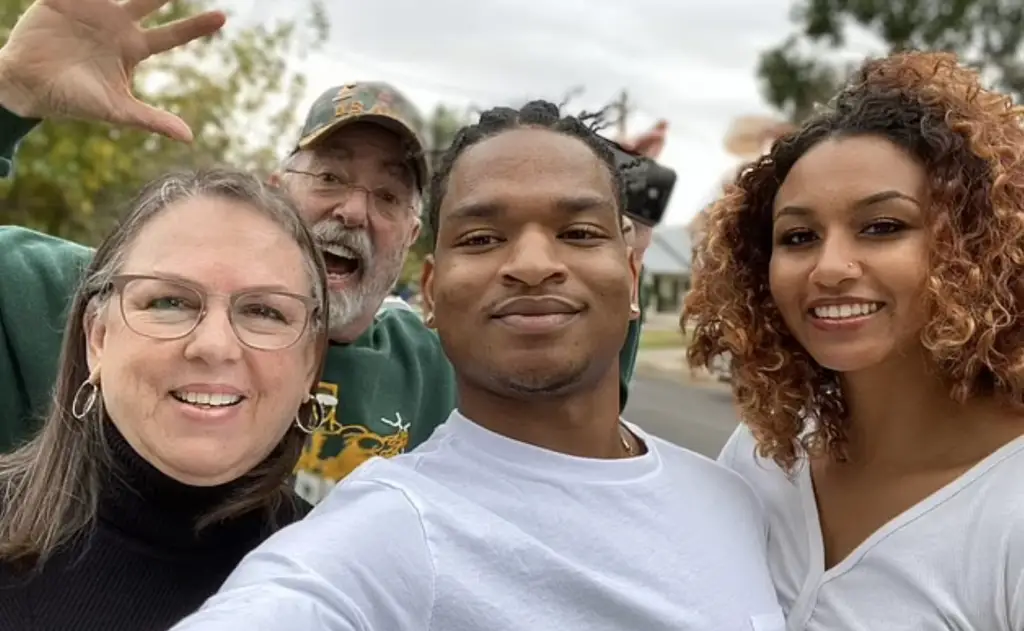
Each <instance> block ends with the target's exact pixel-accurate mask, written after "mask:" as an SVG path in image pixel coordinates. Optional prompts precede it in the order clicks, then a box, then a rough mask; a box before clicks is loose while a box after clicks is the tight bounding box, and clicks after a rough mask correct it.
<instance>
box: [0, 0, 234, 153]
mask: <svg viewBox="0 0 1024 631" xmlns="http://www.w3.org/2000/svg"><path fill="white" fill-rule="evenodd" d="M168 1H169V0H126V1H125V2H115V1H114V0H38V1H37V2H35V3H34V4H33V5H32V6H31V7H29V9H28V11H26V12H25V14H24V15H22V16H21V19H19V20H18V23H17V24H16V25H15V27H14V29H13V30H12V31H11V35H10V37H9V39H8V40H7V43H6V44H5V45H4V47H3V48H2V49H0V66H2V68H3V74H2V80H3V82H4V84H5V86H4V88H5V95H10V96H7V99H8V100H12V101H13V102H12V103H10V104H8V103H6V102H5V103H4V104H5V105H7V106H8V108H9V109H12V110H15V111H16V113H18V114H21V115H22V116H26V117H30V118H59V117H63V118H78V119H85V120H99V121H105V122H109V123H115V124H122V125H130V126H133V127H138V128H141V129H146V130H149V131H153V132H156V133H159V134H163V135H165V136H168V137H170V138H174V139H177V140H182V141H190V140H191V139H192V132H191V130H190V129H189V127H188V125H187V124H185V122H184V121H182V120H181V119H180V118H178V117H177V116H174V115H173V114H171V113H169V112H166V111H163V110H159V109H156V108H154V107H151V106H149V105H147V104H145V103H142V102H141V101H139V100H138V99H136V98H135V96H134V95H133V94H132V92H131V80H132V75H133V73H134V71H135V68H136V66H137V65H138V64H139V62H141V61H142V60H144V59H146V58H147V57H150V56H151V55H155V54H158V53H161V52H164V51H166V50H170V49H172V48H176V47H178V46H181V45H183V44H186V43H188V42H191V41H193V40H195V39H198V38H200V37H204V36H207V35H210V34H212V33H214V32H216V31H217V30H218V29H220V28H221V26H223V24H224V20H225V18H224V15H223V14H222V13H220V12H216V11H210V12H206V13H202V14H199V15H195V16H192V17H189V18H186V19H183V20H179V21H177V22H174V23H171V24H167V25H164V26H159V27H156V28H150V29H144V28H142V27H141V26H140V24H139V23H140V21H141V20H142V19H143V18H145V17H146V16H147V15H150V14H151V13H153V12H154V11H156V10H157V9H159V8H160V7H161V6H163V5H164V4H166V3H167V2H168Z"/></svg>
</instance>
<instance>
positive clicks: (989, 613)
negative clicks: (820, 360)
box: [719, 426, 1024, 631]
mask: <svg viewBox="0 0 1024 631" xmlns="http://www.w3.org/2000/svg"><path fill="white" fill-rule="evenodd" d="M754 447H755V442H754V438H753V436H752V435H751V433H750V431H749V430H748V429H747V428H746V427H744V426H741V427H740V428H739V429H737V430H736V432H735V433H734V434H733V435H732V437H731V438H730V439H729V442H728V443H727V444H726V446H725V448H724V449H723V450H722V453H721V455H720V456H719V461H720V462H721V463H722V464H724V465H726V466H727V467H729V468H730V469H732V470H734V471H736V472H737V473H739V474H740V475H741V476H742V477H743V478H744V479H746V480H747V482H749V483H750V485H751V486H752V487H753V488H754V491H755V493H757V495H758V496H759V497H760V499H761V502H762V503H763V504H764V507H765V513H766V515H767V518H768V563H769V568H770V571H771V574H772V580H773V581H774V583H775V589H776V591H777V593H778V596H779V602H780V604H782V606H783V609H784V610H785V611H786V615H787V619H788V629H790V630H791V631H797V630H807V631H902V630H906V631H933V630H934V631H937V630H940V629H941V630H945V629H951V630H952V629H955V630H957V631H1024V437H1021V438H1018V439H1017V440H1015V441H1013V442H1011V443H1009V444H1007V445H1005V446H1004V447H1003V448H1001V449H999V450H998V451H996V452H995V453H993V454H992V455H991V456H989V457H988V458H985V459H984V460H982V461H981V462H979V463H978V464H977V465H976V466H974V467H973V468H971V469H970V470H969V471H967V472H966V473H965V474H964V475H962V476H960V477H959V478H957V479H956V480H954V481H953V482H952V483H950V484H949V485H947V486H945V487H943V488H941V489H939V490H938V491H936V492H935V493H933V494H932V495H930V496H929V497H927V498H925V499H924V500H922V501H921V502H920V503H918V504H916V505H915V506H913V507H911V508H910V509H908V510H906V511H905V512H903V513H902V514H900V515H898V516H897V517H895V518H894V519H892V520H891V521H890V522H888V523H887V524H885V525H884V526H882V527H881V528H880V529H879V530H878V531H877V532H875V533H874V534H872V535H871V536H870V537H868V538H867V540H865V541H864V542H863V543H861V544H860V545H859V546H857V548H856V549H854V550H853V552H851V553H850V555H849V556H847V557H846V558H845V559H843V560H842V561H841V562H840V563H839V564H837V565H836V566H834V567H832V568H831V569H828V570H825V567H824V558H825V557H824V548H823V545H822V535H821V527H820V523H821V522H820V520H819V519H818V510H817V503H816V502H815V498H814V490H813V488H812V485H811V478H810V471H809V468H808V467H807V466H806V461H804V462H802V463H801V466H800V468H799V470H798V471H797V472H796V474H795V477H794V478H793V479H790V478H787V476H786V475H785V474H784V473H783V471H782V470H781V469H780V468H779V467H778V466H776V465H775V463H774V462H772V461H771V460H765V459H762V458H759V457H757V456H756V454H755V452H754Z"/></svg>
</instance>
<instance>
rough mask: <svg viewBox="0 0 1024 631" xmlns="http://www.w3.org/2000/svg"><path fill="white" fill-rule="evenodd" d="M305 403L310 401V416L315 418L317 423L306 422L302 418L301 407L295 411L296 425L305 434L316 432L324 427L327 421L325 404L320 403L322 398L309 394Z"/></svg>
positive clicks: (311, 418) (312, 418)
mask: <svg viewBox="0 0 1024 631" xmlns="http://www.w3.org/2000/svg"><path fill="white" fill-rule="evenodd" d="M304 403H309V407H310V409H309V418H310V420H315V421H316V422H315V423H308V424H307V423H306V422H305V421H303V420H302V408H301V406H300V407H299V411H298V412H296V413H295V426H296V427H298V428H299V429H300V430H301V431H302V432H303V433H304V434H310V435H312V434H315V433H317V432H318V431H320V429H321V428H323V426H324V423H326V422H327V412H326V411H325V410H324V404H323V403H320V399H318V398H316V395H313V394H307V395H306V400H305V402H304Z"/></svg>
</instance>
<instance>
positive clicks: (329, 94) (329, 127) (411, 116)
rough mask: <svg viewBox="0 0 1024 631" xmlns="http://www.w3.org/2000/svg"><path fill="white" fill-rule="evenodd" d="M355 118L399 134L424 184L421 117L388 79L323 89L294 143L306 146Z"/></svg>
mask: <svg viewBox="0 0 1024 631" xmlns="http://www.w3.org/2000/svg"><path fill="white" fill-rule="evenodd" d="M355 122H367V123H374V124H377V125H380V126H382V127H385V128H386V129H389V130H391V131H393V132H395V133H396V134H398V136H399V137H400V138H402V140H403V141H404V142H405V143H406V144H407V146H408V150H409V153H410V159H411V160H412V162H413V165H414V166H415V169H416V175H417V179H418V184H419V187H420V188H421V189H422V188H423V187H424V186H425V185H426V182H427V180H428V178H429V162H428V159H427V155H426V151H425V149H426V147H425V145H424V143H423V140H422V138H421V137H420V133H421V130H422V129H423V119H422V117H421V116H420V114H419V110H417V109H416V106H415V105H413V104H412V101H410V100H409V99H408V98H406V96H405V95H404V94H402V93H401V92H399V91H398V90H396V89H395V88H393V87H392V86H390V85H389V84H387V83H383V82H378V81H369V82H360V83H346V84H345V85H342V86H339V87H334V88H331V89H329V90H325V91H324V92H323V93H322V94H321V95H320V96H319V97H317V99H316V101H314V102H313V105H312V107H310V108H309V113H308V114H307V115H306V121H305V123H304V124H303V126H302V132H301V134H300V136H299V142H298V145H297V146H298V148H299V149H305V148H307V147H309V146H310V145H312V144H313V143H315V142H316V141H317V140H319V139H321V138H323V137H324V136H326V135H327V134H329V133H331V132H333V131H335V130H337V129H338V128H340V127H343V126H344V125H348V124H351V123H355Z"/></svg>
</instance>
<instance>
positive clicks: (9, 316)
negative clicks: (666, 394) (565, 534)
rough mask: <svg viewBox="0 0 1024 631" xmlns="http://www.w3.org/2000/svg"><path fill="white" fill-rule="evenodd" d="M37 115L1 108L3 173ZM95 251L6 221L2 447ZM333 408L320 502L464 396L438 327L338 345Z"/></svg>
mask: <svg viewBox="0 0 1024 631" xmlns="http://www.w3.org/2000/svg"><path fill="white" fill-rule="evenodd" d="M37 122H38V121H32V120H25V119H21V118H18V117H16V116H14V115H13V114H11V113H10V112H7V111H6V110H3V109H2V108H0V177H7V176H9V175H11V174H12V173H13V170H14V158H13V156H14V154H15V152H16V150H17V146H18V143H19V142H20V140H21V138H22V137H24V135H25V134H27V133H28V132H29V131H30V130H31V129H32V128H33V127H34V126H35V124H36V123H37ZM91 256H92V250H90V249H89V248H86V247H84V246H81V245H77V244H74V243H70V242H68V241H65V240H62V239H58V238H55V237H52V236H48V235H45V234H41V233H38V232H35V231H32V230H28V229H25V228H20V227H15V226H0V451H6V450H10V449H12V448H13V447H14V446H15V445H17V444H18V443H20V442H22V441H24V440H25V439H26V438H27V437H28V436H30V435H31V434H32V433H33V431H34V430H35V429H36V427H37V422H38V419H39V418H40V417H41V415H42V414H44V413H45V411H46V407H47V405H48V404H49V401H50V396H51V390H52V388H53V385H54V381H55V379H56V374H57V361H58V355H59V352H60V343H61V335H62V332H63V327H64V321H65V317H66V314H67V309H68V308H70V305H71V300H72V297H73V295H74V292H75V290H76V287H77V283H78V281H79V278H80V276H81V272H82V270H83V269H84V268H85V266H86V265H87V264H88V262H89V259H90V257H91ZM639 335H640V324H639V322H634V323H633V324H631V326H630V329H629V336H628V338H627V340H626V343H625V345H624V346H623V349H622V353H621V356H620V363H621V375H622V380H621V392H622V396H621V405H622V406H623V407H624V406H625V405H626V394H627V389H628V384H629V381H630V379H631V378H632V374H633V367H634V364H635V361H636V352H637V347H638V345H639ZM319 395H320V396H319V398H320V400H321V402H322V403H324V406H325V409H326V410H327V412H328V423H327V424H326V426H325V428H324V430H323V431H322V432H321V433H320V434H319V435H316V436H313V437H312V438H311V440H310V441H309V443H308V444H307V446H306V450H305V451H304V453H303V455H302V458H301V460H300V462H299V464H298V467H297V471H296V473H297V480H298V488H299V491H300V493H301V494H302V495H303V496H304V497H306V499H308V500H309V501H311V502H314V503H315V502H318V501H319V500H320V499H322V498H323V496H324V495H325V494H326V493H327V491H328V490H330V488H331V487H332V486H333V485H334V483H336V482H337V481H338V480H340V479H341V478H342V477H344V476H345V475H347V474H348V473H349V472H350V471H352V470H353V469H354V468H355V467H356V466H357V465H359V464H360V463H362V462H363V461H364V460H366V459H367V458H370V457H371V456H384V457H390V456H394V455H396V454H399V453H402V452H404V451H408V450H410V449H412V448H414V447H416V446H417V445H419V444H420V443H422V442H423V441H424V440H426V439H427V437H428V436H430V434H431V433H432V432H433V431H434V428H436V427H437V426H438V425H440V424H441V423H443V422H444V421H445V419H447V418H448V414H449V413H450V412H451V411H452V410H453V409H454V408H455V405H456V389H455V374H454V372H453V370H452V366H451V364H450V363H449V362H448V360H447V358H446V357H445V355H444V352H443V350H442V349H441V343H440V340H439V339H438V337H437V334H436V333H434V332H433V331H432V330H430V329H428V328H426V327H425V326H424V325H423V322H422V321H421V320H420V317H419V316H418V315H417V314H416V313H413V312H410V311H407V310H404V309H387V310H384V311H382V312H381V313H380V314H378V316H377V318H376V320H375V321H374V323H373V325H371V326H370V328H369V330H367V331H366V333H364V334H363V335H362V336H361V337H360V338H359V339H357V340H356V341H355V342H353V343H351V344H346V345H336V344H332V345H331V348H330V351H329V353H328V356H327V363H326V367H325V369H324V374H323V376H322V382H321V383H320V387H319Z"/></svg>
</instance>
